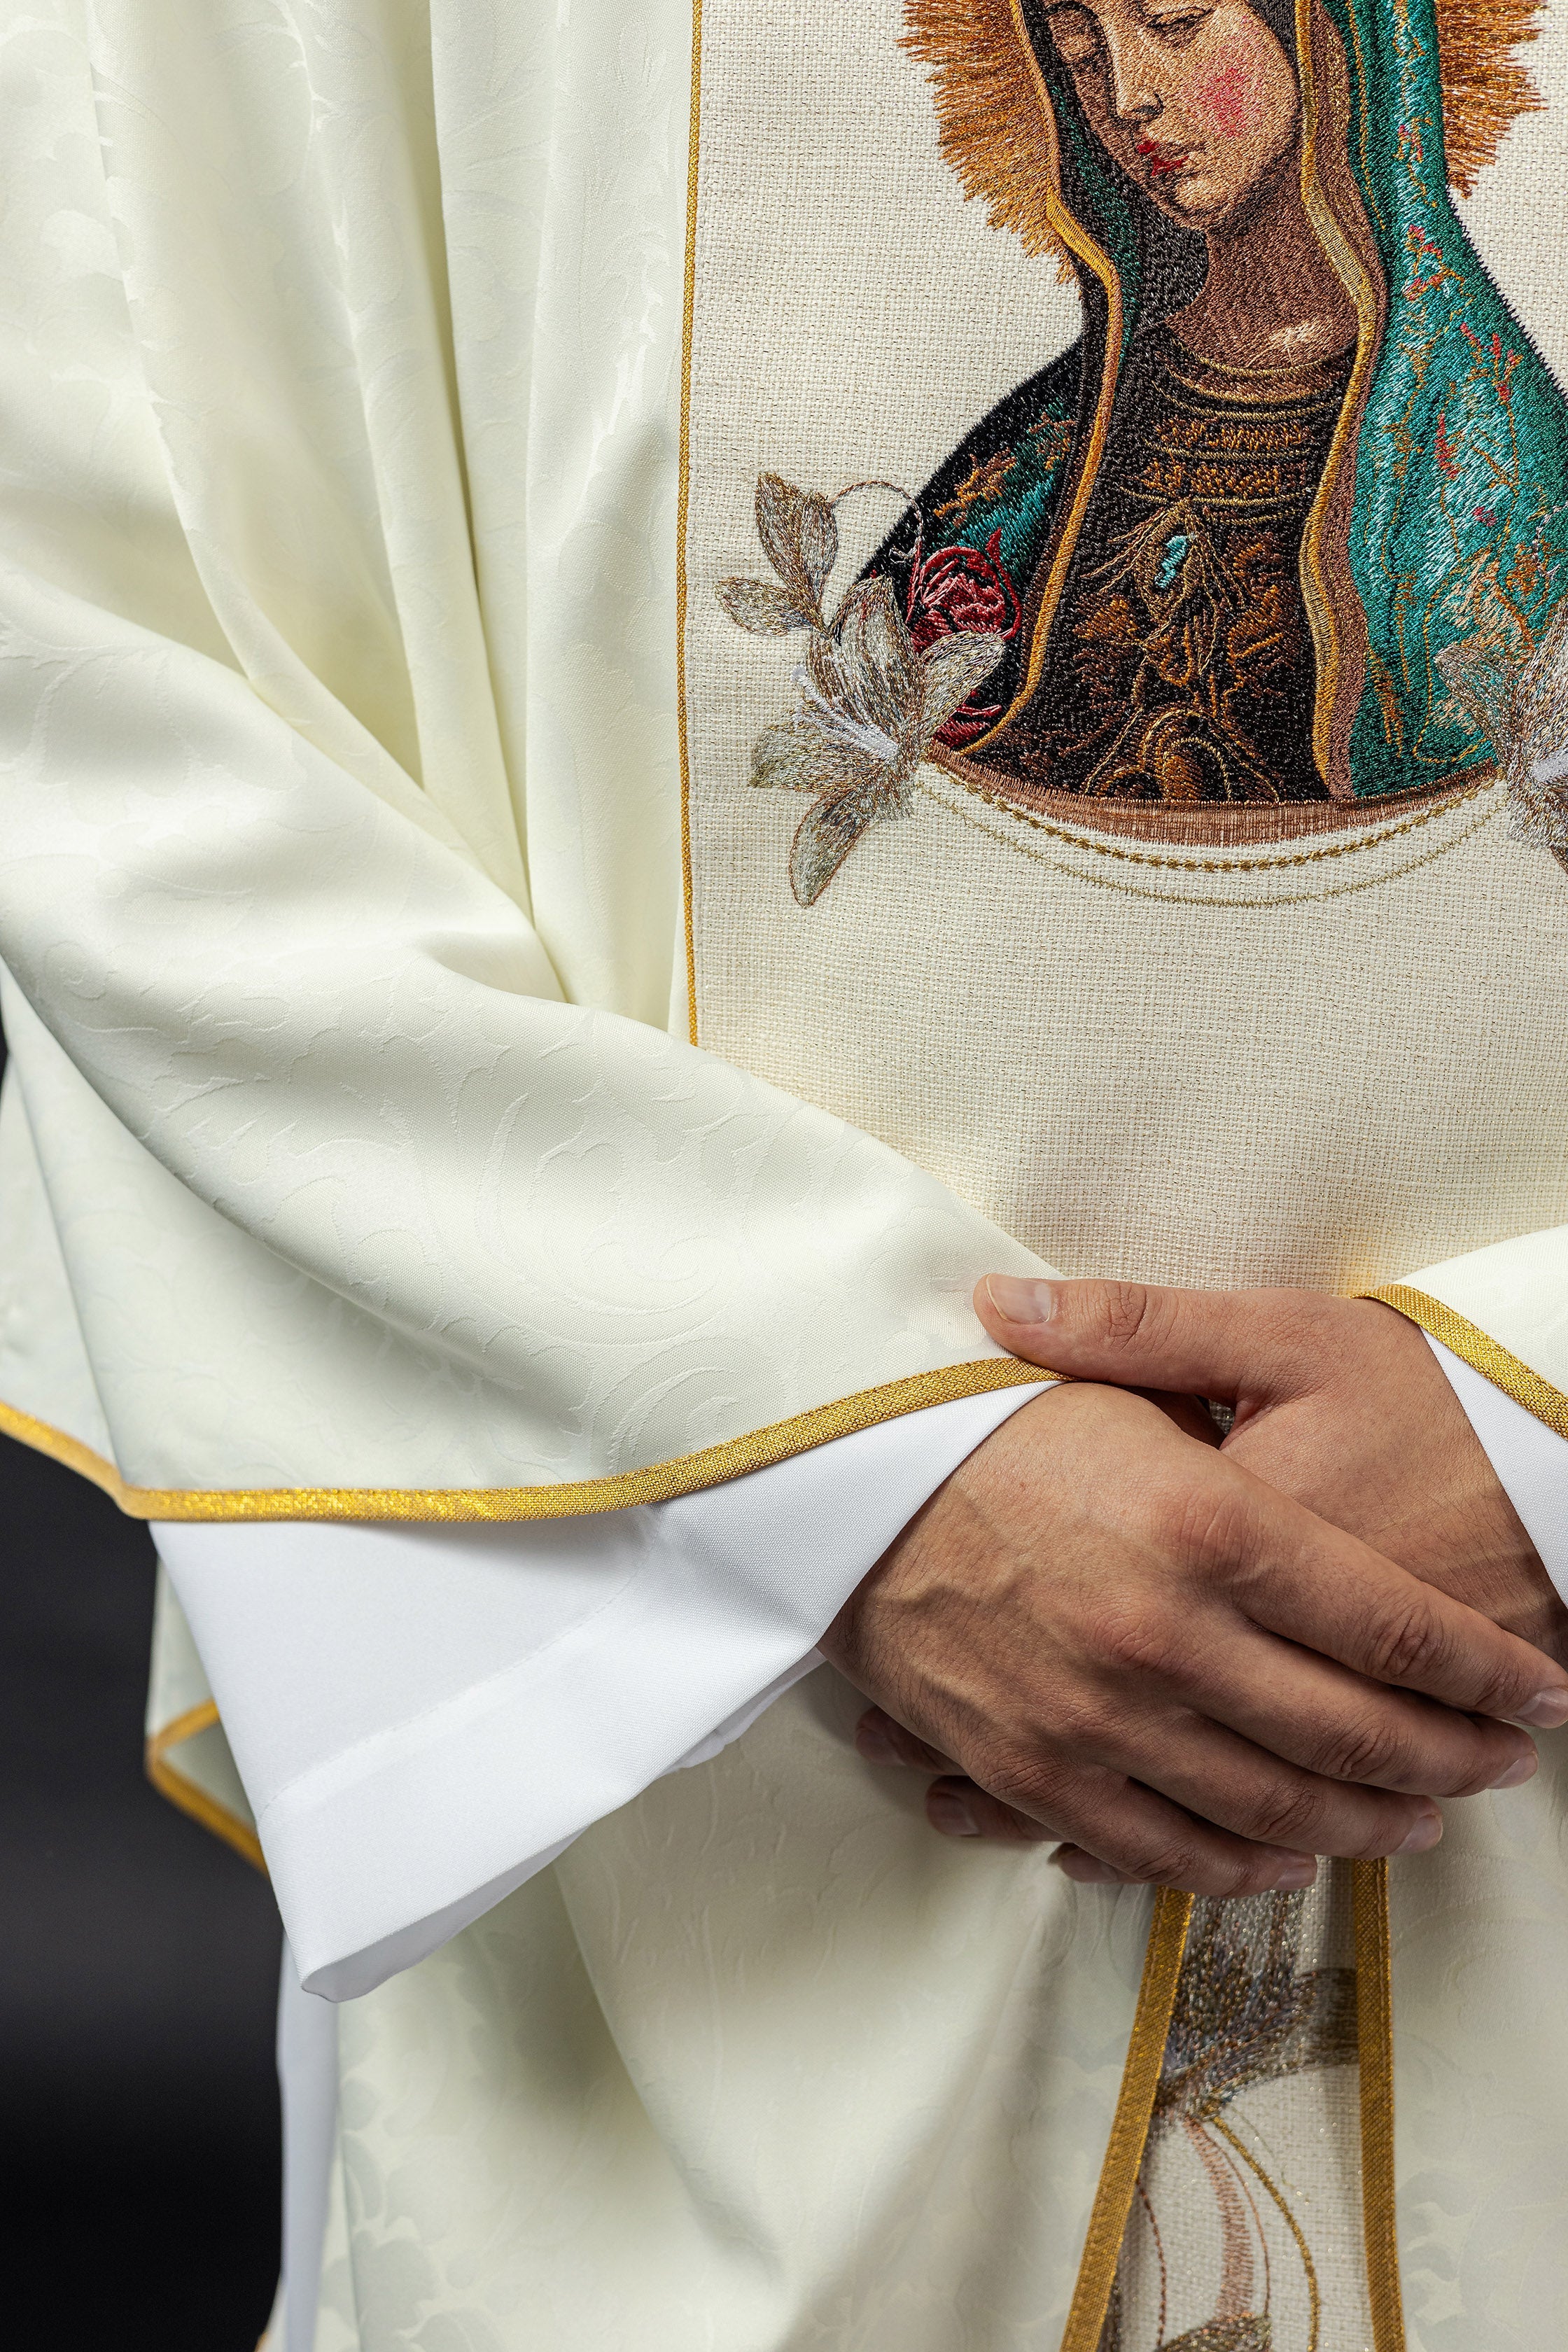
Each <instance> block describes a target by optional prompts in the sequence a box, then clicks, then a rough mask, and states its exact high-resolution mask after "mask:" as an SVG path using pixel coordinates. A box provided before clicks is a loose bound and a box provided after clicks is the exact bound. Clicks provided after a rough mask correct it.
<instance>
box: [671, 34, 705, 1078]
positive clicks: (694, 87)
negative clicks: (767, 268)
mask: <svg viewBox="0 0 1568 2352" xmlns="http://www.w3.org/2000/svg"><path fill="white" fill-rule="evenodd" d="M701 131H702V0H691V121H690V123H689V128H688V131H687V139H686V285H685V290H684V293H683V295H682V298H681V309H680V477H679V492H678V495H677V498H676V502H675V693H676V703H677V709H678V717H679V737H680V898H681V907H682V910H683V913H684V917H685V923H686V1026H687V1034H688V1035H689V1038H690V1040H691V1043H692V1044H693V1045H696V1043H697V939H696V931H695V928H694V917H693V911H692V891H691V750H690V730H689V721H688V719H687V709H686V608H687V604H688V601H689V595H690V584H691V583H690V581H689V577H688V575H687V569H686V536H687V530H688V527H689V516H690V510H691V329H692V320H693V319H694V318H695V316H696V311H697V173H698V157H699V152H700V138H701Z"/></svg>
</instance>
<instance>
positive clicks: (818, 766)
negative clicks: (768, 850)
mask: <svg viewBox="0 0 1568 2352" xmlns="http://www.w3.org/2000/svg"><path fill="white" fill-rule="evenodd" d="M874 772H875V771H874V767H873V763H872V762H871V761H868V759H867V758H866V756H865V754H864V753H863V752H862V751H858V749H857V748H856V746H855V744H854V743H853V742H852V741H850V740H848V739H847V737H845V736H844V735H842V734H841V733H839V732H837V730H835V729H834V728H833V727H832V726H831V725H829V724H825V723H822V722H821V721H818V720H816V719H814V717H813V716H811V715H808V714H805V713H803V714H802V715H801V716H800V717H799V718H797V719H792V720H791V721H790V722H789V724H788V725H787V726H784V727H770V728H769V729H768V730H767V731H766V733H765V734H762V735H759V736H758V738H757V740H756V742H755V743H754V744H753V746H752V778H751V780H752V783H753V784H773V785H782V786H783V788H784V791H786V792H791V793H825V792H834V791H837V790H839V789H841V788H842V787H843V786H844V785H845V784H847V783H852V782H855V781H856V780H857V779H858V778H860V777H865V776H868V775H869V774H872V773H874Z"/></svg>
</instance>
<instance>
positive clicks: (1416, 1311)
mask: <svg viewBox="0 0 1568 2352" xmlns="http://www.w3.org/2000/svg"><path fill="white" fill-rule="evenodd" d="M1357 1295H1358V1297H1362V1298H1375V1299H1377V1300H1379V1301H1380V1303H1381V1304H1382V1305H1383V1306H1384V1307H1393V1308H1394V1312H1395V1313H1396V1314H1398V1315H1403V1316H1405V1318H1407V1319H1408V1320H1409V1321H1410V1322H1412V1323H1417V1324H1419V1325H1420V1327H1421V1328H1422V1330H1423V1331H1426V1332H1427V1333H1429V1334H1430V1336H1431V1337H1432V1338H1433V1339H1437V1340H1440V1341H1441V1342H1442V1344H1443V1346H1444V1347H1445V1348H1447V1350H1448V1352H1449V1354H1450V1355H1454V1356H1458V1358H1459V1360H1460V1361H1461V1362H1462V1363H1466V1364H1468V1366H1469V1367H1470V1370H1472V1371H1473V1372H1479V1374H1480V1376H1481V1378H1482V1379H1483V1380H1485V1381H1490V1382H1491V1384H1492V1386H1493V1388H1494V1389H1501V1391H1502V1392H1503V1394H1504V1396H1510V1397H1511V1398H1512V1399H1513V1401H1514V1402H1515V1404H1521V1405H1522V1406H1523V1407H1524V1409H1525V1411H1526V1412H1532V1413H1533V1414H1534V1415H1535V1418H1536V1420H1537V1421H1543V1422H1544V1423H1546V1426H1547V1428H1548V1429H1552V1430H1555V1431H1556V1433H1557V1434H1558V1436H1559V1437H1568V1396H1564V1395H1563V1391H1562V1390H1561V1389H1554V1388H1553V1387H1552V1383H1551V1381H1543V1380H1542V1377H1541V1374H1540V1373H1539V1372H1532V1371H1531V1369H1530V1366H1529V1365H1528V1364H1526V1363H1524V1362H1522V1361H1521V1360H1520V1358H1519V1357H1518V1356H1514V1355H1510V1352H1509V1350H1508V1349H1506V1348H1504V1347H1501V1346H1500V1344H1499V1342H1498V1341H1497V1340H1496V1339H1493V1338H1492V1337H1491V1335H1490V1334H1489V1332H1486V1331H1483V1330H1481V1329H1480V1328H1479V1326H1478V1325H1476V1324H1474V1323H1470V1322H1468V1321H1467V1320H1466V1318H1465V1317H1464V1316H1462V1315H1458V1314H1456V1313H1455V1311H1454V1309H1453V1308H1452V1307H1445V1306H1444V1304H1443V1302H1442V1300H1441V1299H1440V1298H1429V1297H1427V1295H1426V1292H1425V1291H1424V1290H1412V1289H1411V1287H1410V1286H1409V1284H1408V1283H1404V1282H1387V1283H1384V1286H1383V1287H1382V1289H1381V1290H1363V1291H1361V1292H1359V1293H1358V1294H1357Z"/></svg>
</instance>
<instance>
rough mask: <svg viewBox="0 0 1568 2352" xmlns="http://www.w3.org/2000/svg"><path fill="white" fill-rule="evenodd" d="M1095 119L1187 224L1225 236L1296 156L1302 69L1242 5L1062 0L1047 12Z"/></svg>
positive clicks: (1140, 179)
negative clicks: (1293, 64)
mask: <svg viewBox="0 0 1568 2352" xmlns="http://www.w3.org/2000/svg"><path fill="white" fill-rule="evenodd" d="M1046 22H1047V26H1048V28H1049V33H1050V38H1051V41H1052V44H1053V45H1054V47H1055V49H1056V52H1057V54H1058V57H1059V58H1061V60H1062V62H1063V64H1064V65H1066V66H1067V67H1068V70H1069V71H1070V73H1071V75H1072V79H1073V86H1074V89H1075V90H1076V91H1077V94H1078V99H1079V104H1080V106H1081V107H1082V110H1083V113H1084V117H1085V120H1086V121H1088V123H1089V126H1090V128H1091V129H1092V130H1093V131H1094V133H1095V135H1096V137H1097V138H1098V139H1099V140H1100V144H1101V145H1102V146H1103V147H1104V148H1105V150H1106V152H1108V153H1109V154H1110V156H1111V157H1112V158H1113V159H1114V161H1115V162H1116V163H1119V164H1120V165H1121V169H1122V171H1123V172H1125V173H1126V174H1127V176H1128V178H1129V179H1130V180H1131V181H1132V182H1133V183H1134V184H1136V185H1137V186H1138V187H1139V188H1141V189H1142V191H1143V193H1144V194H1146V195H1147V196H1148V197H1149V198H1150V199H1151V200H1152V202H1153V203H1154V204H1155V205H1158V206H1159V207H1160V209H1161V211H1162V212H1164V213H1166V214H1168V215H1169V216H1170V217H1171V218H1172V219H1173V220H1176V221H1179V222H1181V223H1182V225H1183V226H1184V227H1188V228H1200V229H1204V230H1205V231H1207V232H1209V233H1211V234H1212V233H1214V232H1215V231H1223V230H1224V229H1225V228H1226V226H1231V225H1234V224H1236V223H1237V220H1238V217H1239V216H1244V215H1247V213H1249V212H1250V211H1251V210H1252V209H1253V207H1254V205H1255V204H1256V202H1257V199H1258V194H1259V193H1260V191H1262V190H1263V189H1265V188H1267V187H1268V186H1269V185H1271V184H1272V183H1273V182H1274V180H1275V179H1276V178H1277V177H1278V175H1279V173H1282V172H1284V171H1287V170H1289V168H1290V166H1291V165H1292V163H1294V161H1295V158H1296V153H1297V148H1298V142H1299V133H1300V94H1299V92H1298V90H1297V87H1296V76H1295V72H1294V70H1293V68H1292V67H1291V65H1290V61H1289V58H1287V57H1286V54H1285V52H1284V50H1283V49H1282V48H1281V47H1280V46H1279V42H1278V41H1277V40H1276V38H1275V37H1274V35H1273V34H1272V33H1271V32H1270V31H1269V29H1268V26H1267V25H1266V24H1265V23H1264V21H1263V19H1262V18H1261V17H1260V16H1257V15H1256V14H1255V13H1254V12H1253V10H1252V9H1251V8H1249V7H1247V6H1246V5H1243V0H1218V5H1215V6H1213V7H1205V6H1194V5H1192V0H1063V5H1060V6H1057V7H1053V8H1051V9H1049V10H1048V11H1047V18H1046Z"/></svg>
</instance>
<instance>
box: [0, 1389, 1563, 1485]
mask: <svg viewBox="0 0 1568 2352" xmlns="http://www.w3.org/2000/svg"><path fill="white" fill-rule="evenodd" d="M1056 1377H1057V1375H1056V1374H1055V1373H1052V1372H1046V1371H1042V1370H1041V1369H1040V1367H1039V1366H1038V1365H1037V1364H1025V1363H1020V1362H1019V1361H1018V1360H1017V1358H1016V1357H1015V1356H992V1357H987V1358H984V1359H983V1360H981V1361H979V1362H976V1363H967V1364H949V1365H945V1366H943V1367H942V1368H941V1369H940V1370H935V1371H929V1372H915V1373H913V1374H912V1375H910V1377H909V1378H908V1379H905V1380H901V1381H884V1382H882V1383H881V1384H880V1385H879V1387H877V1388H871V1389H861V1390H859V1391H858V1392H857V1393H856V1394H855V1395H853V1396H847V1397H840V1398H839V1399H838V1400H837V1402H835V1403H832V1404H821V1405H814V1406H812V1407H811V1409H810V1410H809V1411H808V1412H801V1413H795V1414H792V1415H791V1416H790V1418H789V1419H788V1420H786V1421H775V1422H772V1423H769V1424H768V1425H767V1426H766V1427H765V1428H763V1429H753V1430H751V1431H749V1432H748V1433H746V1434H745V1435H744V1436H742V1437H731V1438H727V1439H726V1440H725V1441H724V1442H723V1443H722V1444H719V1445H706V1446H703V1447H702V1448H701V1449H700V1451H699V1452H698V1453H696V1454H680V1455H679V1456H677V1457H675V1458H674V1459H672V1460H670V1461H667V1462H654V1463H650V1464H649V1465H647V1468H646V1469H641V1470H626V1471H622V1472H621V1473H620V1474H619V1475H616V1476H614V1477H608V1478H574V1479H569V1480H563V1481H562V1482H560V1483H559V1484H556V1485H552V1486H422V1487H421V1486H406V1487H405V1486H229V1487H202V1488H195V1487H193V1488H184V1487H163V1486H132V1484H131V1483H130V1482H129V1481H128V1480H127V1479H125V1478H124V1477H123V1476H122V1475H121V1473H120V1471H119V1470H117V1469H116V1468H115V1466H114V1465H113V1463H112V1462H108V1461H106V1460H105V1459H104V1457H103V1456H102V1455H101V1454H96V1453H94V1451H93V1449H92V1448H91V1446H89V1445H84V1444H82V1443H81V1440H80V1439H79V1438H75V1437H70V1436H68V1435H67V1433H66V1432H65V1431H64V1430H58V1429H53V1428H51V1427H50V1426H49V1424H48V1423H47V1422H42V1421H37V1420H35V1419H34V1418H33V1416H32V1415H31V1414H30V1413H26V1412H19V1411H18V1410H17V1408H16V1406H14V1405H8V1404H5V1403H4V1402H0V1433H4V1434H5V1436H7V1437H14V1438H16V1440H17V1441H18V1442H19V1443H20V1444H23V1445H30V1446H31V1447H32V1448H33V1449H34V1451H35V1452H37V1453H39V1454H48V1455H49V1456H50V1458H51V1459H52V1460H54V1461H56V1462H61V1463H63V1464H64V1465H65V1466H66V1467H67V1469H69V1470H76V1471H79V1473H80V1474H81V1475H82V1476H83V1477H86V1478H90V1479H91V1481H92V1483H93V1484H94V1486H101V1487H102V1489H103V1491H104V1492H105V1494H107V1495H108V1496H110V1497H111V1499H112V1500H113V1501H114V1502H116V1503H117V1504H118V1505H119V1507H120V1508H121V1510H122V1511H123V1512H124V1513H125V1515H126V1517H128V1518H133V1519H169V1520H181V1519H204V1520H237V1519H355V1520H374V1521H400V1520H401V1521H409V1522H413V1523H420V1522H423V1523H425V1524H430V1523H443V1524H452V1523H456V1522H460V1521H465V1520H495V1521H510V1520H521V1519H564V1518H575V1517H580V1516H582V1515H583V1514H584V1513H587V1512H591V1511H620V1510H626V1509H629V1508H630V1507H632V1506H634V1505H636V1504H638V1503H668V1502H670V1501H673V1500H674V1498H675V1497H676V1496H679V1495H695V1494H698V1493H700V1491H701V1490H702V1489H703V1488H704V1487H706V1486H722V1485H723V1484H725V1482H726V1481H727V1480H729V1479H731V1478H740V1477H743V1476H745V1475H747V1473H748V1472H750V1471H752V1470H765V1469H767V1468H768V1467H770V1465H772V1464H773V1463H775V1462H785V1461H788V1460H789V1459H790V1457H791V1456H792V1455H794V1454H805V1453H809V1452H810V1451H811V1449H812V1448H813V1447H814V1446H817V1445H826V1444H828V1443H829V1442H830V1441H831V1440H832V1439H834V1438H837V1437H849V1436H853V1435H854V1433H856V1432H857V1431H858V1430H862V1429H871V1428H874V1427H875V1426H876V1425H877V1423H879V1422H884V1421H895V1420H898V1419H899V1418H900V1416H901V1415H903V1414H905V1413H910V1412H924V1411H925V1410H926V1409H927V1407H928V1406H930V1405H936V1404H951V1403H952V1402H955V1401H956V1400H957V1399H959V1398H961V1397H973V1396H984V1395H986V1394H988V1393H989V1392H990V1391H992V1390H994V1389H1011V1388H1025V1387H1039V1386H1041V1385H1042V1384H1046V1383H1048V1382H1050V1381H1053V1380H1054V1379H1055V1378H1056ZM1564 1411H1565V1412H1568V1403H1565V1404H1564Z"/></svg>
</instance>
